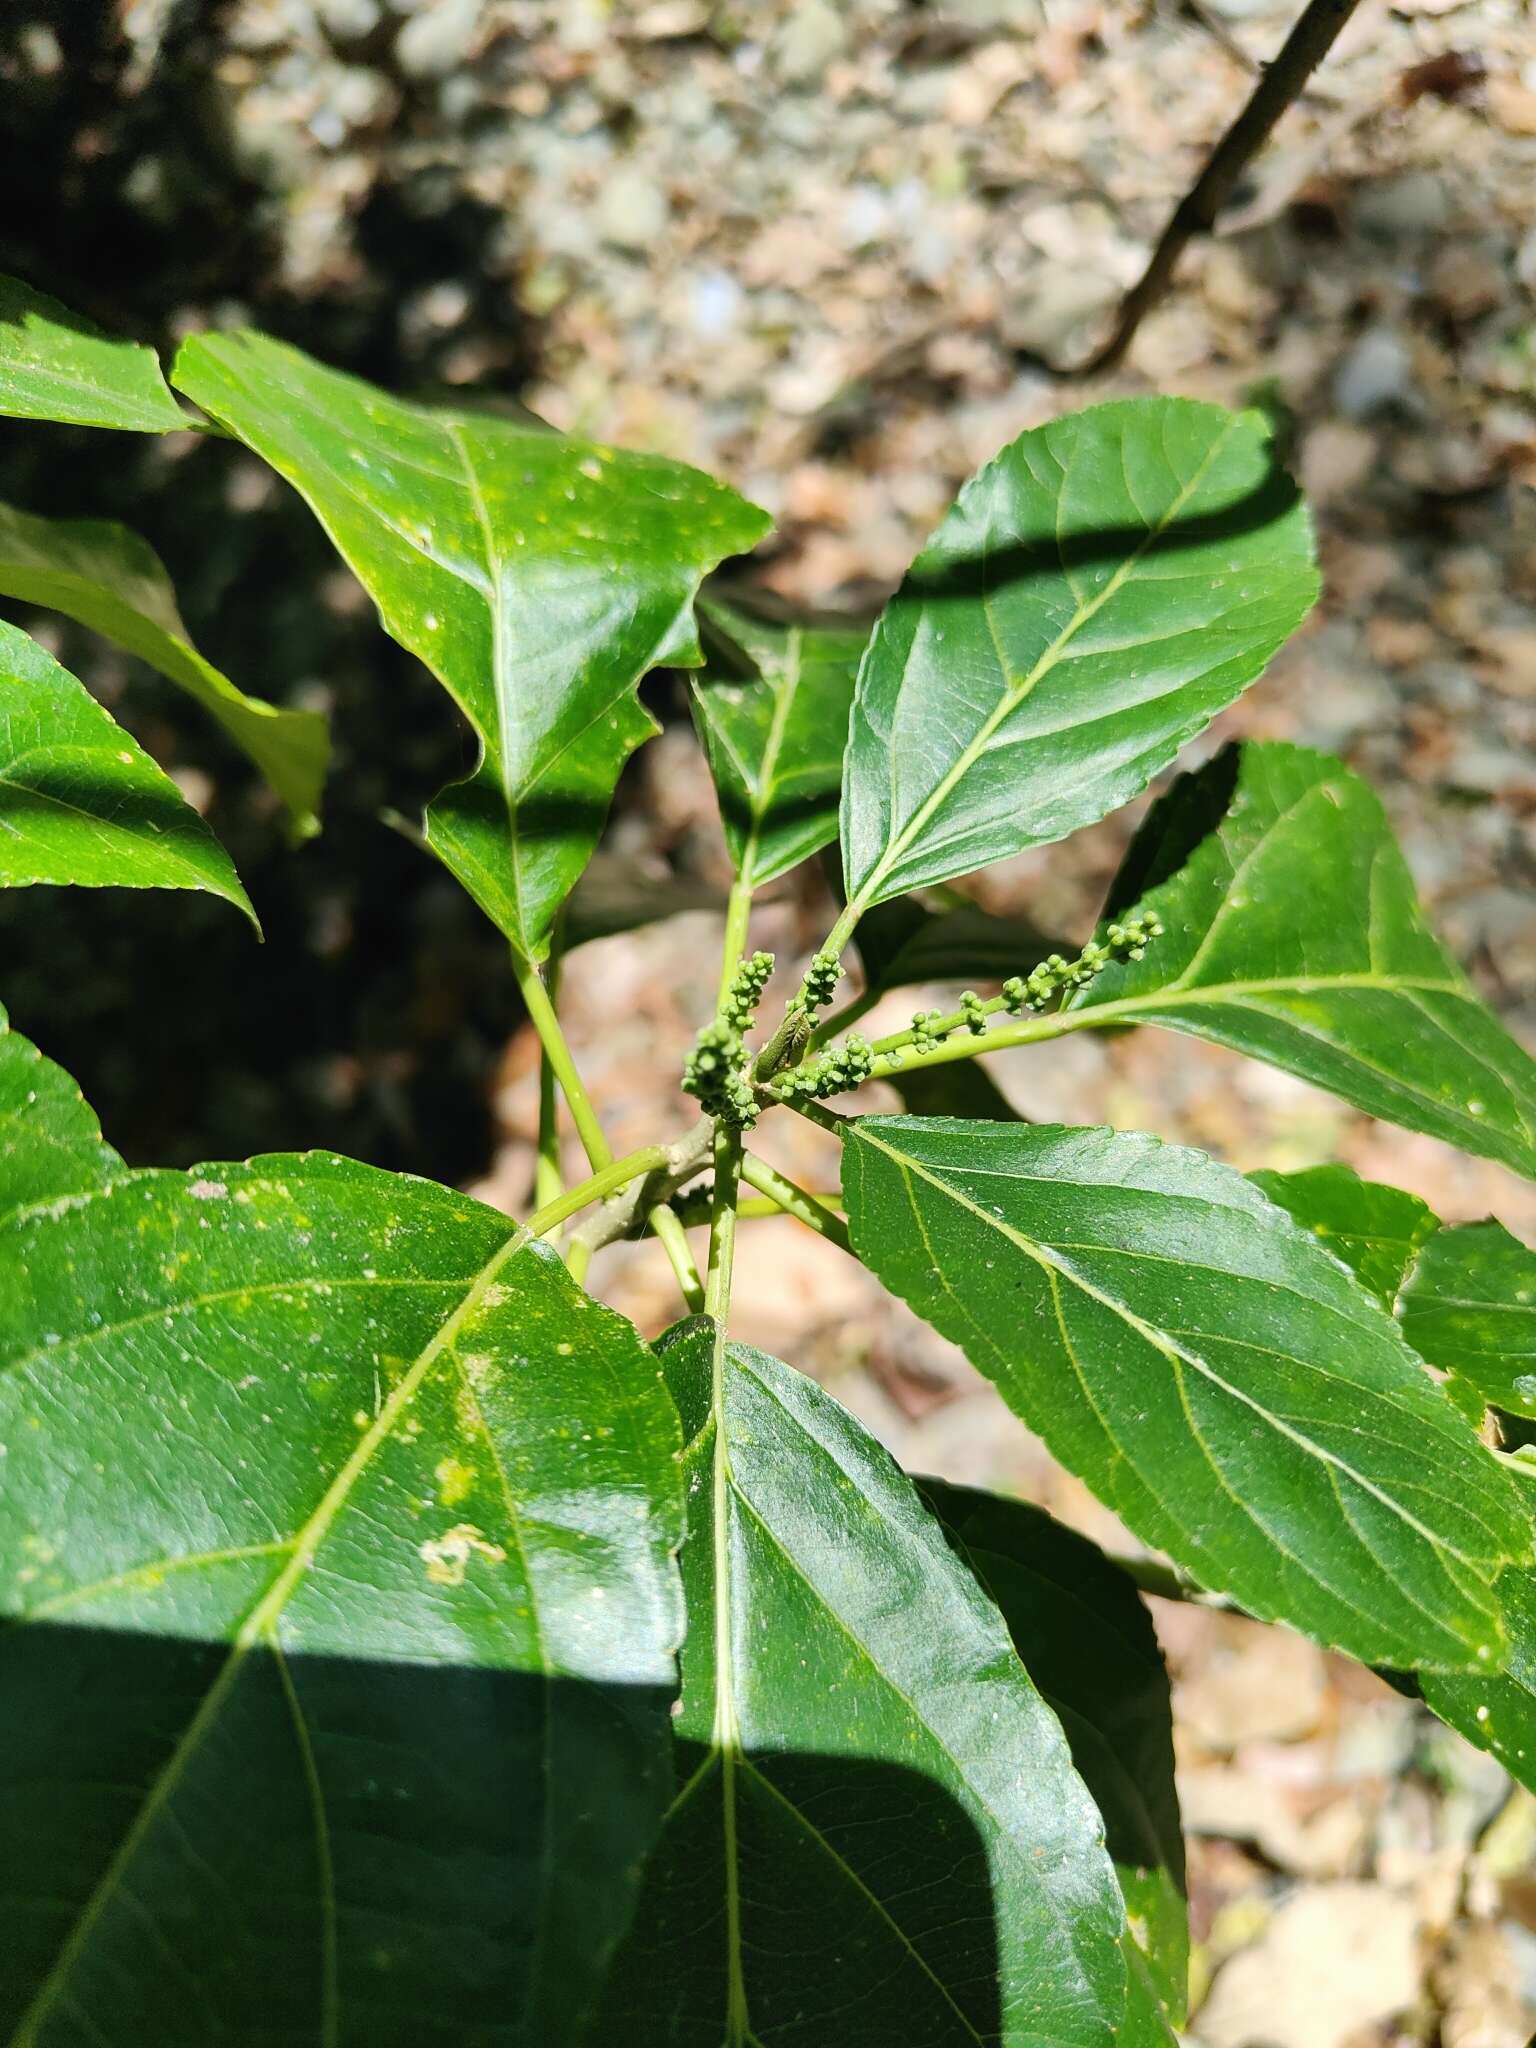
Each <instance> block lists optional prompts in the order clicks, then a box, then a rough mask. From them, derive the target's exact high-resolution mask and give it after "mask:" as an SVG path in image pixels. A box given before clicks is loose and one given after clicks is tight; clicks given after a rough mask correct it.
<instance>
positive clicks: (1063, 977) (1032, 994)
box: [911, 910, 1163, 1052]
mask: <svg viewBox="0 0 1536 2048" xmlns="http://www.w3.org/2000/svg"><path fill="white" fill-rule="evenodd" d="M1162 930H1163V922H1162V919H1161V918H1160V917H1159V916H1158V915H1157V912H1156V911H1155V910H1148V911H1141V912H1139V913H1138V914H1137V915H1136V916H1134V917H1127V918H1123V919H1118V920H1117V921H1116V922H1115V923H1114V924H1112V925H1110V926H1109V927H1108V928H1107V929H1106V931H1105V933H1104V936H1103V938H1102V939H1090V940H1089V942H1088V944H1087V945H1086V946H1084V948H1083V950H1082V951H1081V953H1079V954H1078V956H1077V958H1076V959H1075V960H1068V959H1066V958H1065V957H1064V956H1063V955H1062V954H1060V953H1052V954H1051V955H1050V957H1049V958H1048V959H1045V960H1042V961H1041V962H1040V964H1039V966H1038V967H1033V968H1031V969H1030V971H1029V973H1028V974H1022V975H1021V974H1014V975H1010V976H1009V978H1008V980H1007V981H1005V982H1004V983H1003V993H1002V998H1001V1000H1000V1001H994V1002H990V1003H989V1002H984V1001H983V1000H982V998H981V997H980V996H979V995H977V993H976V991H975V990H974V989H971V988H968V989H967V990H966V991H965V993H964V994H963V995H962V996H961V998H960V1008H959V1010H958V1011H957V1012H956V1013H955V1015H954V1016H952V1017H945V1016H943V1015H941V1014H940V1012H939V1011H937V1010H919V1011H918V1012H917V1013H916V1015H915V1016H914V1017H913V1019H912V1025H911V1042H912V1044H913V1046H914V1047H915V1048H916V1049H917V1050H918V1051H919V1052H925V1051H927V1050H929V1049H930V1048H931V1047H933V1046H936V1045H942V1044H943V1042H944V1040H945V1039H946V1038H948V1036H949V1035H950V1033H951V1032H952V1031H958V1030H959V1029H960V1028H961V1026H962V1025H963V1026H964V1028H965V1029H966V1030H967V1031H969V1032H971V1033H972V1035H973V1036H975V1037H978V1038H979V1037H980V1036H981V1035H982V1033H983V1032H984V1031H985V1030H986V1028H987V1019H988V1018H989V1017H990V1016H991V1015H992V1013H993V1012H994V1011H996V1010H998V1009H1004V1010H1007V1011H1009V1012H1010V1014H1011V1015H1013V1016H1015V1017H1017V1016H1019V1015H1020V1014H1021V1013H1022V1012H1023V1011H1025V1010H1043V1009H1044V1008H1045V1006H1046V1004H1047V1003H1049V1002H1050V1001H1051V1000H1052V998H1053V997H1055V996H1057V995H1059V994H1061V993H1062V992H1063V991H1064V990H1072V989H1079V988H1086V987H1087V986H1088V984H1089V982H1090V981H1092V980H1094V979H1095V978H1096V977H1097V976H1098V975H1100V974H1102V973H1103V972H1104V969H1105V968H1106V967H1107V966H1108V965H1109V964H1110V962H1111V961H1112V960H1118V959H1126V960H1140V959H1141V958H1142V957H1143V956H1144V954H1145V953H1146V950H1147V945H1148V942H1149V941H1150V940H1152V939H1156V938H1159V937H1161V935H1162Z"/></svg>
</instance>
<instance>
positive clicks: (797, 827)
mask: <svg viewBox="0 0 1536 2048" xmlns="http://www.w3.org/2000/svg"><path fill="white" fill-rule="evenodd" d="M699 609H700V612H701V613H702V615H703V617H704V619H705V620H706V621H707V623H708V625H709V626H710V628H711V633H710V638H709V642H708V649H707V651H708V652H709V654H710V657H711V658H710V660H709V664H708V667H707V668H706V670H705V672H704V674H703V675H701V676H699V677H698V678H697V679H696V680H695V681H694V683H693V716H694V723H695V724H696V725H697V727H698V729H699V737H700V739H701V740H702V741H703V743H704V752H705V754H706V756H707V758H708V760H709V766H710V772H711V773H712V775H713V776H714V778H715V788H716V790H717V791H718V793H719V797H720V818H721V822H722V824H723V826H724V828H725V839H726V845H727V846H728V847H729V849H730V854H731V859H732V861H733V862H734V864H735V867H736V872H737V874H738V875H739V876H740V877H741V879H742V880H743V881H744V882H746V883H747V884H748V885H749V886H752V887H757V886H759V885H760V884H762V883H764V882H771V881H772V880H773V879H774V877H775V876H777V875H782V874H783V873H784V872H785V871H786V870H787V869H789V868H792V867H795V866H797V865H798V863H799V862H801V861H803V860H808V859H809V858H810V856H811V855H812V854H813V853H819V852H820V850H821V848H822V847H823V846H825V845H827V844H828V842H829V841H831V840H833V839H835V838H836V837H837V800H838V792H839V790H840V788H841V787H842V779H843V750H844V748H845V747H846V746H847V743H848V707H849V705H850V704H851V703H852V702H853V679H854V676H855V674H856V673H857V671H858V666H859V656H860V655H861V654H862V653H863V651H864V643H865V641H866V640H867V639H868V637H869V635H868V633H867V632H864V631H860V630H857V629H853V628H847V627H833V626H817V625H775V624H772V623H770V622H769V621H767V620H764V619H759V618H756V617H754V616H753V615H752V614H751V613H750V612H747V611H744V610H742V609H740V608H738V607H737V606H734V605H729V604H726V603H725V602H724V601H723V600H721V599H719V598H714V597H711V598H708V599H706V600H704V601H703V602H702V603H701V605H700V607H699Z"/></svg>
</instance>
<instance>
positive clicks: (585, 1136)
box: [512, 953, 613, 1170]
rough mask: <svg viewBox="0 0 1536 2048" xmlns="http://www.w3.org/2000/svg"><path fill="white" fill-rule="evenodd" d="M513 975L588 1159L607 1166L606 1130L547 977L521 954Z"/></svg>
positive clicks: (609, 1157) (514, 963)
mask: <svg viewBox="0 0 1536 2048" xmlns="http://www.w3.org/2000/svg"><path fill="white" fill-rule="evenodd" d="M512 966H513V971H514V972H515V973H516V975H517V986H518V989H519V992H520V993H521V995H522V998H523V1007H524V1008H525V1009H526V1010H527V1012H528V1016H529V1019H530V1021H531V1022H532V1024H533V1028H534V1030H535V1031H536V1032H537V1033H538V1034H539V1044H540V1045H541V1046H542V1047H543V1048H544V1057H545V1059H546V1060H548V1062H549V1064H550V1067H551V1069H552V1070H553V1072H554V1077H555V1079H556V1080H557V1081H558V1082H559V1083H560V1092H561V1094H562V1095H564V1097H565V1099H566V1103H567V1105H568V1106H569V1108H570V1112H571V1121H572V1122H573V1123H574V1124H575V1126H576V1130H577V1133H578V1135H579V1136H580V1138H581V1142H582V1145H583V1147H584V1148H585V1150H586V1155H587V1157H588V1159H589V1160H590V1161H591V1162H592V1166H593V1168H594V1170H597V1169H600V1168H602V1167H604V1166H607V1165H608V1164H609V1163H610V1162H611V1160H612V1158H613V1152H612V1149H611V1147H610V1146H609V1143H608V1140H607V1138H606V1137H605V1136H604V1135H603V1127H602V1125H601V1124H600V1123H599V1122H598V1119H597V1111H596V1110H595V1109H594V1108H593V1107H592V1098H591V1096H589V1095H588V1093H587V1091H586V1089H585V1087H584V1086H583V1085H582V1079H581V1076H580V1074H578V1073H577V1071H576V1062H575V1061H574V1060H573V1059H572V1058H571V1049H570V1047H569V1046H568V1045H567V1044H566V1042H565V1033H564V1032H563V1031H562V1030H561V1029H560V1019H559V1018H558V1017H557V1016H556V1015H555V1006H554V1004H553V1002H552V1001H551V1000H550V994H549V990H548V989H547V988H546V987H545V985H544V977H543V976H542V975H541V974H540V973H539V970H538V969H537V967H535V966H534V965H533V963H532V961H530V960H524V959H522V958H521V957H520V956H519V955H518V954H516V953H514V954H513V956H512Z"/></svg>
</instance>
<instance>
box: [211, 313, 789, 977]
mask: <svg viewBox="0 0 1536 2048" xmlns="http://www.w3.org/2000/svg"><path fill="white" fill-rule="evenodd" d="M172 375H173V377H174V380H175V382H176V384H177V386H178V387H179V388H180V389H181V390H182V391H184V392H186V393H187V395H188V396H189V397H190V398H193V399H195V400H196V401H197V403H198V404H199V405H201V406H203V407H204V409H205V410H206V411H208V412H209V413H211V414H212V415H213V417H214V418H215V419H218V420H220V421H222V422H223V424H224V425H225V426H226V427H228V428H229V429H230V430H231V431H232V432H233V433H235V434H237V435H238V436H239V437H240V439H241V440H243V441H245V442H246V443H247V444H248V445H249V446H250V447H252V448H254V449H255V451H256V452H257V454H259V455H261V456H262V457H264V459H265V460H266V461H268V462H270V463H271V464H272V466H273V468H274V469H276V470H277V471H278V472H279V473H280V474H281V475H282V476H285V477H286V478H287V479H288V481H289V482H290V483H291V484H293V485H294V486H295V488H296V489H298V490H299V491H300V492H301V493H302V494H303V496H304V497H305V498H306V499H307V500H308V502H309V504H310V506H311V507H312V509H313V510H314V512H315V513H316V515H317V516H318V517H319V519H320V521H321V523H322V524H323V525H324V527H325V529H326V531H327V533H329V535H330V537H331V539H332V540H333V541H334V542H335V544H336V546H337V547H338V548H339V549H340V551H341V553H342V554H343V556H344V557H345V558H346V560H347V562H348V563H349V565H350V566H351V568H352V569H353V571H354V573H355V574H356V575H357V577H358V579H359V581H360V582H361V583H362V584H363V585H364V587H365V588H366V589H367V591H368V592H369V594H370V595H371V596H372V598H373V599H374V602H375V603H376V604H377V606H378V608H379V615H380V618H381V619H382V621H383V623H384V626H385V629H386V630H387V631H388V632H389V633H391V634H393V636H394V637H395V639H397V640H398V641H399V642H400V643H401V645H402V646H404V647H407V648H409V649H410V651H411V652H412V653H413V654H415V655H417V656H418V657H419V658H420V659H421V660H422V661H424V662H425V663H426V664H427V666H428V668H430V669H431V670H432V672H433V674H434V675H435V676H436V677H437V678H438V680H439V681H440V682H441V683H442V684H443V685H444V687H445V688H446V689H447V690H448V691H449V692H450V693H451V695H452V696H453V698H454V699H455V701H456V702H457V704H458V705H459V708H460V709H461V710H462V711H463V713H464V715H465V717H466V718H468V720H469V722H470V724H471V726H472V727H473V728H474V731H475V735H476V737H477V739H478V740H479V743H480V749H481V759H480V765H479V767H478V768H477V769H476V771H475V773H474V774H473V775H472V776H470V777H469V778H468V779H467V780H466V781H464V782H458V783H454V784H453V785H452V786H451V787H450V788H448V789H446V790H444V791H443V793H442V794H441V795H440V796H439V797H437V798H436V799H435V800H434V801H433V803H432V804H431V806H430V807H429V809H428V812H427V837H428V839H429V840H430V842H431V844H432V846H433V848H434V850H435V851H436V852H437V853H438V855H439V856H440V857H441V859H442V860H443V861H444V863H445V864H446V865H447V866H448V867H449V868H450V869H451V870H452V872H453V873H454V874H455V875H456V876H457V877H458V879H459V881H460V882H462V883H463V885H464V887H465V888H466V889H468V890H469V892H470V894H471V895H472V896H473V897H474V898H475V901H476V902H477V903H478V904H479V905H480V907H481V908H482V909H483V910H484V911H485V912H486V913H487V915H488V916H489V917H491V918H492V919H493V920H494V921H495V923H496V924H497V925H498V926H499V927H500V928H501V930H502V931H503V932H505V934H506V935H507V937H508V938H509V939H510V940H511V941H512V944H513V945H514V946H515V947H516V948H517V950H518V951H519V952H520V953H521V954H522V955H523V956H524V957H525V958H526V959H529V960H538V959H542V958H543V957H544V955H545V954H546V952H547V951H548V947H549V939H550V933H551V930H552V927H553V924H554V918H555V914H556V912H557V911H558V909H559V907H560V904H561V903H562V901H563V900H564V898H565V897H566V895H567V894H568V893H569V891H570V888H571V885H572V883H573V882H574V881H575V879H576V877H577V876H578V875H579V874H580V873H581V870H582V869H583V868H584V867H585V866H586V863H587V861H588V859H589V858H590V856H591V853H592V850H593V848H594V847H595V846H596V844H597V840H598V836H599V834H600V833H601V831H602V827H603V820H604V818H605V817H606V815H607V812H608V805H609V800H610V798H611V797H612V795H613V789H614V784H615V782H616V781H617V780H618V775H619V771H620V769H621V768H622V767H623V765H624V762H625V761H626V759H627V758H628V757H629V755H630V753H631V752H632V751H633V750H634V748H635V747H636V746H638V745H639V743H640V742H641V741H642V740H643V739H646V738H648V737H649V735H650V734H651V733H653V732H654V731H655V730H656V727H655V723H654V721H653V720H652V718H651V716H650V714H649V713H648V712H647V711H645V710H644V709H642V707H641V705H640V703H639V701H638V699H637V697H636V695H635V690H636V686H637V685H638V683H639V682H640V680H641V678H642V677H643V676H644V675H645V674H646V672H647V670H649V669H652V668H655V667H657V666H658V665H660V664H662V663H666V662H679V663H684V664H687V663H691V662H696V661H697V660H699V659H700V658H701V657H700V654H699V649H698V645H697V635H696V632H695V627H694V622H693V609H692V607H693V597H694V593H695V591H696V590H697V588H698V585H699V582H700V579H701V578H702V577H703V576H704V575H705V574H707V572H708V571H709V570H710V569H712V568H713V567H714V566H715V565H716V564H717V563H718V562H719V561H721V560H722V559H723V558H724V557H725V556H727V555H732V554H738V553H741V552H743V551H744V550H745V549H747V548H750V547H752V546H753V545H754V543H755V542H757V541H758V540H760V539H761V538H762V536H763V534H764V532H765V531H766V530H767V526H768V520H767V517H766V515H765V514H764V513H761V512H759V511H758V510H757V508H756V507H755V506H752V505H749V504H747V503H746V502H745V500H744V499H742V498H739V497H738V496H737V495H736V493H735V492H734V491H731V490H728V489H727V488H726V487H725V485H723V484H718V483H716V482H714V481H713V479H712V478H709V477H706V476H703V475H701V474H700V473H699V472H698V471H697V470H693V469H688V468H686V467H684V465H683V464H681V463H677V462H668V461H665V460H663V459H662V458H660V457H658V456H647V455H630V454H624V453H620V452H618V451H616V450H614V449H612V448H607V447H602V446H599V445H597V444H595V443H591V442H584V441H576V440H570V439H567V438H566V437H564V436H562V435H559V434H553V433H549V432H546V431H543V430H541V429H537V428H531V427H527V426H523V425H520V424H517V423H514V422H512V421H509V420H504V419H499V418H497V417H495V416H494V415H492V414H489V413H480V412H449V411H429V410H427V409H425V408H423V407H421V406H415V405H407V404H405V403H403V402H402V401H401V400H399V399H395V398H391V397H388V396H387V395H386V394H385V393H384V392H382V391H378V390H376V389H375V388H374V387H373V386H372V385H369V384H364V383H361V382H360V381H359V380H358V379H357V378H355V377H347V376H343V375H342V374H340V373H339V372H338V371H335V370H328V369H326V368H324V367H323V366H322V365H321V364H319V363H316V362H313V361H312V360H310V358H309V357H307V356H304V355H301V354H300V353H299V352H298V351H297V350H296V349H292V348H289V347H287V346H285V345H284V344H283V343H281V342H277V341H272V340H270V339H268V338H267V337H266V336H264V335H259V334H221V335H198V336H197V337H195V338H194V339H193V340H191V341H189V342H187V343H186V344H185V345H184V346H183V348H182V350H181V352H180V354H179V355H178V356H177V359H176V363H175V366H174V369H173V372H172Z"/></svg>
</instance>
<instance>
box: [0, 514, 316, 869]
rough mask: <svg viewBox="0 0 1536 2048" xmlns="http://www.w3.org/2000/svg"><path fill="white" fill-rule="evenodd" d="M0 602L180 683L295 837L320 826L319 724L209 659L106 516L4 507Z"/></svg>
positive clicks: (137, 545)
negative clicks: (36, 613) (268, 790)
mask: <svg viewBox="0 0 1536 2048" xmlns="http://www.w3.org/2000/svg"><path fill="white" fill-rule="evenodd" d="M0 596H5V597H15V598H20V599H21V600H22V602H23V603H24V604H35V605H43V606H45V607H46V608H47V609H48V610H49V611H55V612H62V613H63V614H64V615H65V617H66V618H71V619H76V620H78V621H79V623H80V624H81V625H82V626H89V627H90V629H91V631H92V632H94V633H100V634H101V636H102V638H103V639H106V640H110V641H111V642H112V644H113V646H114V647H121V648H123V649H124V650H125V652H127V653H129V654H136V655H137V656H138V657H139V659H140V660H141V661H146V662H148V663H149V666H150V667H151V668H152V669H155V670H157V671H158V672H159V673H160V674H161V675H163V676H165V677H166V678H168V680H169V681H171V682H173V683H177V684H179V685H180V687H181V688H182V689H183V690H185V691H186V693H187V695H188V696H189V697H193V698H195V699H196V701H197V702H198V703H199V704H201V705H202V707H203V709H204V710H205V711H207V712H210V713H211V714H212V716H213V717H214V718H216V719H217V720H218V722H219V724H220V725H222V726H223V728H224V730H225V731H226V732H227V733H228V734H229V736H230V738H231V739H232V740H233V741H234V743H235V745H236V746H237V747H239V748H240V750H241V752H242V753H244V754H246V755H247V756H248V757H249V758H250V759H251V760H252V761H254V762H255V764H256V766H257V767H258V768H259V769H260V770H261V772H262V774H263V775H264V776H265V777H266V779H267V781H268V782H269V783H270V784H271V785H272V787H273V789H274V790H276V792H277V794H278V795H279V796H280V797H281V798H282V800H283V802H284V804H285V805H286V806H287V808H288V812H289V815H290V817H291V819H292V821H293V829H294V832H295V834H296V835H297V836H298V837H300V838H307V837H309V836H310V835H311V834H313V833H315V832H317V831H318V830H319V829H320V827H319V820H318V818H317V817H316V815H315V813H316V810H317V808H318V806H319V802H320V791H321V787H322V785H323V784H324V781H325V769H326V762H327V759H328V757H329V752H330V740H329V737H328V735H327V732H326V724H325V720H324V719H323V718H322V717H321V716H320V715H319V713H318V712H314V711H286V710H282V709H280V708H279V707H278V706H276V705H274V704H263V703H262V702H261V701H260V699H259V698H256V697H247V696H246V695H245V693H244V692H243V691H242V690H237V689H236V688H235V685H234V684H233V683H232V682H231V681H230V680H229V678H228V676H226V675H224V674H223V673H222V672H221V671H220V670H219V669H216V668H215V667H214V666H213V664H212V662H209V661H205V660H204V659H203V657H202V655H200V654H199V653H198V651H197V649H196V648H195V647H194V646H193V645H192V642H191V639H190V638H189V637H188V634H187V629H186V627H185V626H184V625H183V624H182V622H181V614H180V613H179V612H178V611H177V609H176V593H175V592H174V591H173V590H172V588H171V580H170V578H169V577H168V576H167V575H166V573H165V566H164V564H163V563H162V562H161V560H160V558H159V556H158V555H157V554H156V553H155V551H154V549H153V548H152V547H151V546H150V545H149V543H148V542H147V541H145V540H141V539H140V537H139V535H138V534H136V533H134V532H133V531H132V529H131V528H129V527H126V526H118V525H116V524H114V523H113V522H112V521H111V520H108V519H35V518H33V516H32V515H31V514H30V513H28V512H21V511H18V510H17V508H16V507H15V506H14V505H0Z"/></svg>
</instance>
